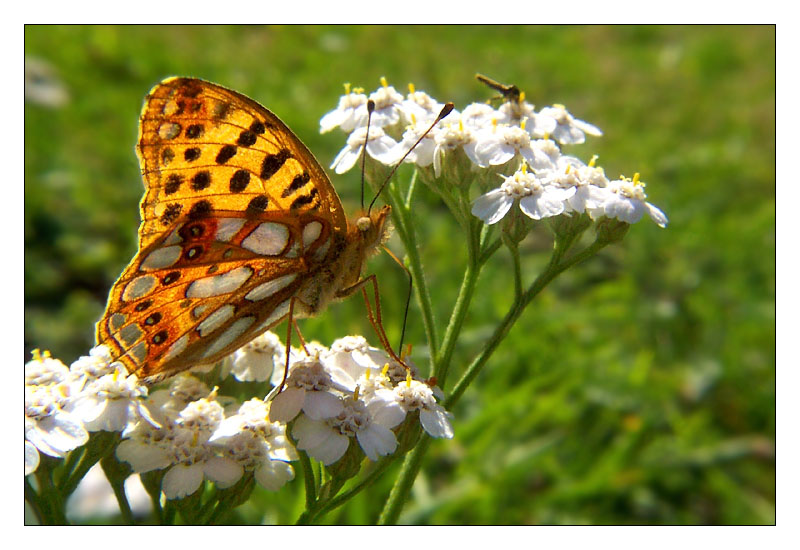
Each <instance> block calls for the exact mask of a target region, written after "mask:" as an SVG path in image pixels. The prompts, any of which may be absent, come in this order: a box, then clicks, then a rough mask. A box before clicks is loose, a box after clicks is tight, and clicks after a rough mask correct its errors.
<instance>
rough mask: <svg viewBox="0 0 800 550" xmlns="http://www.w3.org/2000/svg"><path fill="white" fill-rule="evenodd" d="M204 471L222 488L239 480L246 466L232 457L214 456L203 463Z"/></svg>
mask: <svg viewBox="0 0 800 550" xmlns="http://www.w3.org/2000/svg"><path fill="white" fill-rule="evenodd" d="M203 472H204V473H205V475H206V477H207V478H208V479H210V480H211V481H213V482H214V483H216V484H217V486H218V487H219V488H220V489H225V488H227V487H230V486H232V485H233V484H234V483H236V482H237V481H239V479H240V478H241V477H242V474H244V468H242V467H241V465H239V464H237V463H236V462H235V461H233V460H231V459H230V458H222V457H219V456H212V457H211V458H210V459H208V460H207V461H206V462H205V464H204V465H203Z"/></svg>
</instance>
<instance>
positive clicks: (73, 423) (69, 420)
mask: <svg viewBox="0 0 800 550" xmlns="http://www.w3.org/2000/svg"><path fill="white" fill-rule="evenodd" d="M38 431H39V435H40V436H41V438H42V439H43V440H44V441H45V442H46V444H47V445H48V446H49V447H51V448H52V449H53V450H55V451H57V452H59V453H62V454H59V455H58V456H64V455H63V453H66V452H67V451H71V450H72V449H74V448H76V447H80V446H81V445H83V444H84V443H86V442H87V441H88V440H89V434H88V432H87V431H86V429H84V427H83V424H81V423H80V422H79V421H78V420H76V419H75V418H74V417H72V416H71V415H68V414H66V413H61V414H58V415H57V416H54V417H50V418H45V419H44V420H42V421H40V422H39V425H38ZM25 437H26V438H27V439H28V440H29V441H31V443H33V444H34V445H36V442H35V441H33V440H32V439H31V438H30V437H28V434H27V433H26V435H25ZM36 446H37V447H38V448H39V450H40V451H42V452H44V453H47V451H46V450H45V449H43V448H42V447H40V446H39V445H36ZM47 454H49V453H47Z"/></svg>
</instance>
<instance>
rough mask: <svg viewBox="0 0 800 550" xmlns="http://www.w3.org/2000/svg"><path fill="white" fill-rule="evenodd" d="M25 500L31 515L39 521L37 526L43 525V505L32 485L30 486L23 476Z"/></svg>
mask: <svg viewBox="0 0 800 550" xmlns="http://www.w3.org/2000/svg"><path fill="white" fill-rule="evenodd" d="M25 500H26V501H27V503H28V504H29V505H30V507H31V509H32V510H33V513H34V514H35V515H36V519H37V520H38V521H39V524H40V525H43V524H44V521H45V520H44V507H45V503H44V502H42V500H41V499H40V498H39V495H38V494H37V493H36V489H34V488H33V485H31V482H30V481H29V480H28V477H27V476H25Z"/></svg>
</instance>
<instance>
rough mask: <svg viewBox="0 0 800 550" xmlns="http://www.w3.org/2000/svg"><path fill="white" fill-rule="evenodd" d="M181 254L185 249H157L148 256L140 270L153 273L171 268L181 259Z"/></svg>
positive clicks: (168, 247) (173, 247) (178, 247)
mask: <svg viewBox="0 0 800 550" xmlns="http://www.w3.org/2000/svg"><path fill="white" fill-rule="evenodd" d="M181 252H183V248H181V247H180V246H177V245H175V246H165V247H163V248H157V249H155V250H153V251H152V252H151V253H150V254H148V255H147V258H145V259H144V261H142V263H141V265H140V266H139V268H140V269H143V270H145V271H153V270H156V269H163V268H165V267H169V266H171V265H172V264H174V263H175V262H177V261H178V259H180V257H181Z"/></svg>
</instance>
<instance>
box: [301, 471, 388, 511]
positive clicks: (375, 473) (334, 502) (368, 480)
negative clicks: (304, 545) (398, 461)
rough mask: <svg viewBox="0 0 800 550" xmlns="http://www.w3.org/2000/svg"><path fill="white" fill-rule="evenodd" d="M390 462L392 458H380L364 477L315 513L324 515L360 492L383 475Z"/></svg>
mask: <svg viewBox="0 0 800 550" xmlns="http://www.w3.org/2000/svg"><path fill="white" fill-rule="evenodd" d="M392 463H394V459H393V458H384V459H382V460H381V461H380V462H379V463H378V465H377V466H375V469H374V470H372V472H370V474H369V475H368V476H366V477H365V478H364V479H362V480H361V481H359V482H358V483H357V484H356V485H354V486H353V487H351V488H350V489H348V490H347V491H345V492H344V493H342V494H341V495H339V496H337V497H336V498H333V499H331V500H330V501H329V502H327V503H326V504H325V505H324V506H322V507H321V508H320V509H319V511H318V512H317V513H316V515H318V516H322V515H325V514H327V513H328V512H330V511H331V510H334V509H335V508H338V507H339V506H341V505H342V504H344V503H345V502H347V501H348V500H350V499H351V498H353V497H354V496H356V495H357V494H358V493H360V492H361V491H363V490H364V489H366V488H367V487H369V486H370V485H372V484H373V483H374V482H375V480H377V479H378V478H379V477H381V475H383V472H385V471H386V470H387V469H388V468H389V466H391V465H392Z"/></svg>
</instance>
